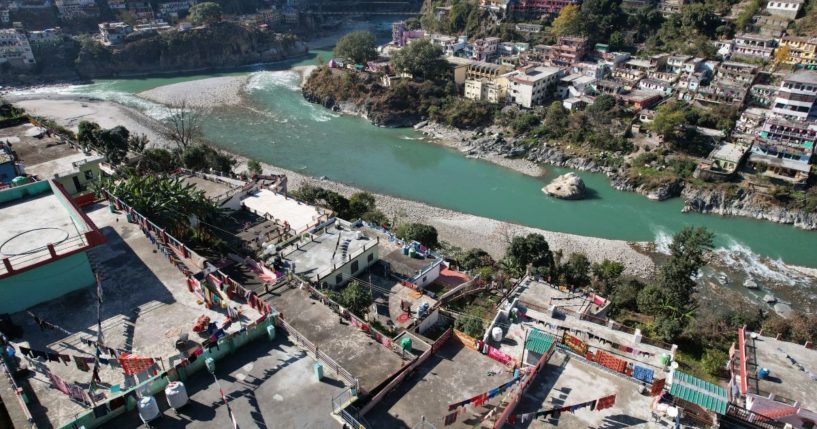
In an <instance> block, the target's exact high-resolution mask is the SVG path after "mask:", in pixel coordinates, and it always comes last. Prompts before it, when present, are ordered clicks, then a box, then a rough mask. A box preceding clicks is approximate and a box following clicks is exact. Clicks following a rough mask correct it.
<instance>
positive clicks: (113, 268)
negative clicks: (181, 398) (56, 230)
mask: <svg viewBox="0 0 817 429" xmlns="http://www.w3.org/2000/svg"><path fill="white" fill-rule="evenodd" d="M91 207H92V208H91V210H90V211H89V217H90V219H91V220H92V221H93V222H94V223H95V224H97V225H101V226H102V229H101V232H102V234H103V235H104V236H105V238H106V240H107V242H106V243H105V244H103V245H100V246H97V247H95V248H93V249H91V250H90V251H89V252H88V253H89V259H90V260H91V261H93V262H94V265H95V267H96V271H97V273H99V274H100V276H101V278H102V288H103V303H102V314H101V321H102V331H103V333H104V337H105V343H106V345H107V346H109V347H112V348H116V349H119V350H124V351H128V352H132V353H135V354H137V355H139V356H146V357H162V358H163V359H164V364H165V365H167V364H168V358H169V357H170V356H173V355H178V354H179V350H177V349H176V345H175V344H176V340H177V339H178V338H180V336H183V335H187V336H188V338H189V339H190V340H191V341H190V342H188V344H189V346H190V347H194V346H195V344H194V342H196V341H202V340H203V337H201V336H199V334H197V333H195V332H193V325H194V323H195V321H196V319H197V318H198V317H199V316H200V315H205V316H208V317H210V319H211V320H212V321H215V322H218V323H219V324H221V323H222V322H223V321H224V320H225V318H226V310H222V309H220V308H217V309H213V310H210V309H207V308H205V307H204V306H203V305H201V304H199V303H198V302H197V300H198V297H197V296H196V295H195V294H193V293H191V292H189V290H188V287H187V281H186V278H185V276H184V275H183V274H182V273H181V272H180V271H178V269H177V268H176V267H174V266H173V265H172V264H170V263H169V262H168V260H167V258H166V257H165V256H164V255H163V254H162V253H161V252H159V251H157V249H156V247H155V246H154V245H152V244H151V242H150V241H149V240H148V239H147V238H146V237H145V236H144V235H143V233H142V231H141V229H140V227H139V226H138V225H137V224H131V223H128V222H127V221H126V220H125V216H124V214H122V213H111V212H110V210H109V209H108V207H107V206H106V205H101V204H100V205H95V206H91ZM96 303H97V301H96V293H95V288H94V287H86V288H83V289H80V290H77V291H74V292H71V293H69V294H68V295H65V296H64V297H61V298H58V299H53V300H51V301H48V302H45V303H42V304H39V305H36V306H34V307H32V308H30V309H29V311H31V313H33V314H34V315H36V316H38V317H40V318H42V319H43V320H46V321H48V322H51V323H54V324H57V325H59V326H60V328H63V329H65V330H66V331H67V332H68V333H66V332H64V331H61V330H59V329H51V330H50V329H46V330H42V329H41V328H40V327H39V326H38V325H37V324H36V323H35V321H34V319H33V318H32V317H31V316H30V315H29V314H27V313H26V312H25V311H21V312H17V313H14V314H12V316H11V319H12V321H13V322H14V324H15V325H17V326H19V327H21V328H22V336H21V338H18V339H15V340H14V344H15V345H16V346H17V347H18V354H17V355H18V356H22V355H21V353H20V352H19V346H23V347H28V348H31V349H34V350H41V351H52V352H57V353H63V354H68V355H73V356H85V357H91V356H93V353H94V349H93V348H92V347H90V346H88V345H86V344H84V343H83V342H82V341H81V339H92V340H94V339H96V335H97V327H96V324H97V312H96ZM231 306H233V307H238V308H239V309H240V310H241V312H242V313H243V314H244V317H245V321H247V322H249V321H251V320H256V319H258V317H260V314H259V313H258V312H257V311H256V310H254V309H252V308H250V306H249V305H243V304H239V303H235V302H233V303H231ZM239 328H240V326H239V324H237V323H236V324H233V325H232V326H231V327H230V328H229V329H228V332H235V331H236V330H238V329H239ZM69 333H70V334H69ZM106 356H107V355H106ZM23 359H24V363H26V364H27V366H28V367H29V368H31V369H32V370H33V371H34V373H33V375H32V376H31V377H30V378H28V379H25V380H19V379H18V382H21V383H23V384H28V385H29V386H30V387H31V390H32V391H33V393H34V395H31V394H29V397H30V399H31V400H32V404H30V405H29V407H30V408H31V410H32V413H33V414H34V415H35V418H36V419H37V421H38V426H40V427H60V426H61V425H62V424H63V423H65V422H67V421H69V420H71V419H74V418H75V417H76V415H77V414H78V413H82V412H84V411H86V408H85V407H83V406H82V405H80V404H79V403H77V402H75V401H73V400H71V399H70V398H69V397H68V396H67V395H65V394H63V393H61V392H59V391H57V390H55V389H52V388H50V383H49V379H48V376H47V375H46V374H45V373H44V372H43V369H44V368H48V369H49V370H50V371H52V372H53V373H54V374H56V375H58V376H59V377H61V378H62V379H63V380H65V381H67V382H70V383H77V384H80V385H81V386H83V387H86V388H87V386H88V383H89V382H90V380H91V378H90V377H91V374H90V373H89V372H83V371H81V370H80V369H79V368H77V367H76V365H75V364H74V363H73V362H72V363H70V364H69V365H64V364H62V363H52V362H48V361H46V362H42V361H35V360H33V359H31V358H23ZM101 369H102V370H101V372H100V378H101V379H102V383H100V386H101V387H100V389H99V390H98V391H106V390H107V389H108V388H109V387H110V386H113V385H117V384H119V385H120V386H129V385H133V383H134V380H133V378H132V377H129V376H125V375H124V374H123V373H122V371H121V369H118V368H114V367H111V366H106V365H103V366H102V367H101ZM112 396H113V394H112V393H110V392H108V397H109V398H110V397H112Z"/></svg>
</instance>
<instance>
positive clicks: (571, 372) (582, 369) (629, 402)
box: [506, 351, 672, 429]
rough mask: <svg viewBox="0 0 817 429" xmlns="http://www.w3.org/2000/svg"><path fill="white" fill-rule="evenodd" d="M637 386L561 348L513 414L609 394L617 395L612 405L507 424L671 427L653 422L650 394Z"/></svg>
mask: <svg viewBox="0 0 817 429" xmlns="http://www.w3.org/2000/svg"><path fill="white" fill-rule="evenodd" d="M637 388H638V385H637V384H636V383H634V382H631V381H628V380H626V379H624V378H621V377H618V376H615V375H613V374H610V373H609V372H607V371H603V370H601V369H599V368H596V367H595V366H593V365H590V364H587V363H585V362H582V361H581V360H580V359H577V358H574V357H573V356H570V355H568V354H566V353H564V352H562V351H557V352H556V353H554V355H553V356H552V357H551V358H550V361H548V363H547V365H546V366H545V367H544V368H542V370H540V371H539V374H538V375H537V378H536V379H535V380H533V382H532V383H531V388H530V389H529V390H528V391H527V393H526V394H525V396H524V397H523V399H522V401H520V403H519V405H517V407H516V409H515V410H514V414H525V413H532V412H536V411H542V410H550V409H553V408H559V407H564V406H568V405H575V404H581V403H583V402H587V401H592V400H594V399H599V398H601V397H604V396H607V395H612V394H615V395H616V403H615V405H614V406H613V407H612V408H608V409H606V410H602V411H592V410H590V409H588V408H584V409H581V410H577V411H576V412H575V413H562V414H561V416H560V417H559V418H558V419H554V418H552V417H548V418H544V417H540V418H538V419H535V420H532V421H528V422H525V423H519V422H517V423H508V424H507V426H506V427H509V428H519V429H521V428H529V429H540V428H552V427H565V428H625V427H626V428H655V427H672V425H671V424H667V423H663V424H659V423H655V422H653V421H651V419H650V417H651V408H650V406H651V403H652V399H653V398H651V397H650V396H649V395H642V394H639V393H638V391H637Z"/></svg>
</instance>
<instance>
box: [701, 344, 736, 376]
mask: <svg viewBox="0 0 817 429" xmlns="http://www.w3.org/2000/svg"><path fill="white" fill-rule="evenodd" d="M728 361H729V356H727V355H726V352H724V351H723V350H717V349H709V350H706V351H705V352H704V355H703V357H702V358H701V368H702V369H703V370H704V371H706V373H707V374H709V375H711V376H715V377H717V376H719V375H720V374H721V373H723V372H724V370H725V368H726V362H728Z"/></svg>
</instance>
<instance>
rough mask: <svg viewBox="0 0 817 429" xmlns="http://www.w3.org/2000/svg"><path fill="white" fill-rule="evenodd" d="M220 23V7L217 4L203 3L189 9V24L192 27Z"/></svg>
mask: <svg viewBox="0 0 817 429" xmlns="http://www.w3.org/2000/svg"><path fill="white" fill-rule="evenodd" d="M219 21H221V6H220V5H219V4H218V3H213V2H204V3H199V4H196V5H194V6H193V7H191V8H190V22H192V23H193V24H194V25H210V24H215V23H217V22H219Z"/></svg>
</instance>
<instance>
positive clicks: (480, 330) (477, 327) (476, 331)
mask: <svg viewBox="0 0 817 429" xmlns="http://www.w3.org/2000/svg"><path fill="white" fill-rule="evenodd" d="M454 327H455V328H456V329H457V330H459V331H462V332H464V333H465V334H466V335H468V336H470V337H474V338H482V335H483V334H484V333H485V324H484V322H483V321H482V319H480V318H479V317H477V316H471V315H463V316H460V317H459V318H457V321H456V323H454Z"/></svg>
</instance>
